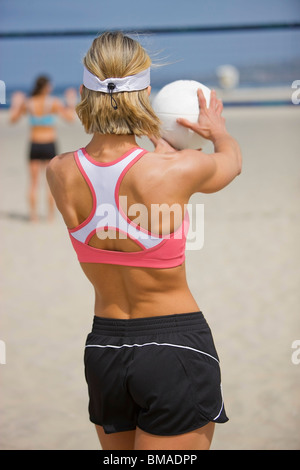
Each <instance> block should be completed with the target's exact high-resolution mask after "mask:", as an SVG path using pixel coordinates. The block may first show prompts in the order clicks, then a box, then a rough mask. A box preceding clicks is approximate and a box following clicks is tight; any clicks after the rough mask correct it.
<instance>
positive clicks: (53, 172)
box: [46, 151, 76, 182]
mask: <svg viewBox="0 0 300 470" xmlns="http://www.w3.org/2000/svg"><path fill="white" fill-rule="evenodd" d="M73 169H76V164H75V160H74V151H70V152H65V153H61V154H59V155H56V156H55V157H53V158H52V159H51V160H50V162H49V163H48V165H47V169H46V175H47V179H48V181H49V180H50V179H51V180H54V179H56V180H60V181H61V182H64V181H66V179H70V176H72V174H73V173H74V171H73Z"/></svg>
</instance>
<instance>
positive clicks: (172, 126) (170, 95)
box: [152, 80, 210, 150]
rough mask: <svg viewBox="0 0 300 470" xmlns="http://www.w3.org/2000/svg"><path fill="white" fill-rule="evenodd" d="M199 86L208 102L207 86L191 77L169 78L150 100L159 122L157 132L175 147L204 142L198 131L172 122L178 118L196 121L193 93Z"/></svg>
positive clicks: (191, 145) (196, 147)
mask: <svg viewBox="0 0 300 470" xmlns="http://www.w3.org/2000/svg"><path fill="white" fill-rule="evenodd" d="M199 88H200V89H201V90H202V91H203V94H204V97H205V99H206V103H207V106H209V102H210V89H209V88H208V87H207V86H205V85H203V84H202V83H200V82H197V81H195V80H176V81H175V82H171V83H169V84H168V85H166V86H164V87H163V88H162V89H161V90H160V91H159V92H158V93H157V95H156V96H155V98H154V100H153V103H152V107H153V110H154V112H155V113H156V115H157V116H158V117H159V119H160V120H161V122H162V127H161V135H162V137H163V138H164V139H165V140H166V141H167V142H168V143H169V144H170V145H172V147H174V148H176V149H178V150H182V149H185V148H190V149H199V148H202V149H203V148H204V147H205V146H206V145H207V143H208V141H207V140H206V139H204V138H203V137H202V136H200V135H199V134H196V133H195V132H194V131H192V130H191V129H187V128H186V127H184V126H182V125H180V124H178V123H177V122H176V119H178V118H184V119H188V120H189V121H191V122H197V120H198V116H199V111H200V109H199V101H198V96H197V90H198V89H199Z"/></svg>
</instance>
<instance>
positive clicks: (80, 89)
mask: <svg viewBox="0 0 300 470" xmlns="http://www.w3.org/2000/svg"><path fill="white" fill-rule="evenodd" d="M82 87H83V85H80V87H79V93H80V95H81V93H82Z"/></svg>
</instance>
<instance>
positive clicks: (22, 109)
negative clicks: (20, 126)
mask: <svg viewBox="0 0 300 470" xmlns="http://www.w3.org/2000/svg"><path fill="white" fill-rule="evenodd" d="M26 112H27V110H26V96H25V95H24V93H22V92H21V91H17V92H15V93H14V94H13V95H12V97H11V106H10V110H9V121H10V122H11V123H12V124H14V123H15V122H17V121H18V120H19V119H20V118H21V117H22V116H23V115H24V114H26Z"/></svg>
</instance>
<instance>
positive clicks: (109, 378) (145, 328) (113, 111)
mask: <svg viewBox="0 0 300 470" xmlns="http://www.w3.org/2000/svg"><path fill="white" fill-rule="evenodd" d="M150 66H151V60H150V57H149V56H148V54H147V53H146V51H145V50H144V49H143V48H142V46H141V45H140V44H139V43H138V42H137V41H135V40H134V39H132V38H130V37H128V36H124V35H123V34H122V33H118V32H113V33H105V34H103V35H101V36H99V37H97V38H96V39H95V40H94V41H93V43H92V45H91V47H90V49H89V51H88V52H87V54H86V56H85V58H84V70H83V84H82V86H81V87H80V93H81V101H80V103H79V104H78V106H77V107H76V111H77V114H78V116H79V118H80V120H81V122H82V124H83V126H84V128H85V131H86V132H87V133H88V134H90V135H91V138H90V141H89V142H88V144H87V145H86V146H85V147H81V148H80V149H77V150H75V151H74V149H70V151H69V152H66V153H64V154H61V155H58V156H56V157H55V158H54V159H52V160H51V162H50V163H49V165H48V167H47V180H48V183H49V186H50V188H51V191H52V194H53V196H54V199H55V202H56V205H57V207H58V209H59V211H60V213H61V215H62V217H63V220H64V223H65V225H66V228H67V230H66V236H67V235H69V236H70V240H71V243H72V245H73V248H74V251H75V254H76V255H77V257H78V261H79V263H80V267H81V269H82V271H83V273H84V274H85V276H86V277H87V279H88V280H89V281H90V282H91V284H92V286H93V291H94V293H95V301H94V312H93V314H94V315H93V323H92V327H91V330H90V333H89V334H88V335H87V339H86V344H85V353H84V364H85V378H86V381H87V385H88V393H89V418H90V421H91V422H92V423H94V425H95V426H96V430H97V434H98V436H99V440H100V443H101V447H102V449H103V450H131V449H133V450H158V449H160V450H204V449H209V448H210V444H211V441H212V437H213V433H214V426H215V424H216V423H225V422H226V421H228V418H227V415H226V411H225V405H224V401H223V393H222V387H221V373H220V363H219V358H218V354H217V351H216V348H215V346H214V341H213V337H212V334H211V331H210V328H209V326H208V324H207V322H206V319H205V318H204V316H203V314H202V312H201V310H200V308H199V306H198V304H197V302H196V300H195V298H194V296H193V295H192V293H191V291H190V289H189V286H188V282H187V278H186V270H185V248H186V245H185V242H186V234H187V233H186V229H187V228H188V224H189V220H188V217H187V212H186V210H185V209H186V204H188V201H189V199H190V198H191V196H192V195H193V194H195V193H197V192H203V193H211V192H216V191H219V190H220V189H222V188H224V187H225V186H227V185H228V184H229V183H230V182H231V181H232V180H233V179H234V178H235V177H236V176H237V175H238V174H239V173H240V172H241V153H240V149H239V145H238V143H237V142H236V140H235V139H234V138H233V137H232V136H231V135H229V133H228V132H227V130H226V127H225V122H224V118H223V117H222V103H221V101H219V100H218V99H217V97H216V93H215V92H214V91H212V92H211V99H210V104H209V107H208V108H207V105H206V101H205V98H204V95H203V93H202V92H201V91H200V90H199V91H198V100H199V106H200V109H201V111H200V114H199V118H198V122H197V123H195V124H193V123H190V122H189V121H186V120H184V121H181V124H182V125H183V126H185V127H190V128H192V129H193V130H194V131H195V132H197V133H199V134H201V135H202V136H203V137H205V138H207V139H209V140H211V142H212V143H213V145H214V153H212V154H209V155H208V154H205V153H203V152H202V151H200V150H190V149H185V150H182V151H177V150H175V149H174V148H172V147H170V146H169V145H167V144H166V142H164V141H162V140H161V139H160V138H159V136H160V123H159V120H158V118H157V116H156V115H155V113H154V112H153V109H152V107H151V103H150V100H149V95H150V91H151V87H150ZM195 98H196V96H195ZM137 136H148V137H149V138H151V140H152V142H154V143H155V150H154V151H146V150H145V149H143V148H141V147H140V146H139V145H138V143H137V141H136V137H137ZM157 205H159V206H160V207H161V208H163V209H164V210H165V212H164V214H161V215H163V216H162V217H158V218H156V217H152V216H153V212H152V211H153V210H155V209H156V208H157ZM175 207H176V208H177V209H178V211H177V212H176V214H175V211H174V213H173V214H172V213H169V214H168V212H167V209H170V210H171V211H172V208H175ZM165 214H167V217H164V215H165ZM68 232H69V233H68ZM220 236H221V235H220ZM71 243H70V245H71ZM52 249H54V247H52ZM66 275H67V276H70V275H71V272H70V268H69V267H68V266H66ZM76 295H77V294H76ZM216 295H218V293H217V292H216ZM78 314H83V315H86V312H79V311H77V312H74V315H78ZM71 321H72V319H71ZM66 347H68V346H67V345H66Z"/></svg>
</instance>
